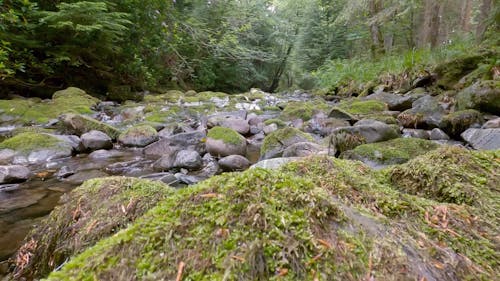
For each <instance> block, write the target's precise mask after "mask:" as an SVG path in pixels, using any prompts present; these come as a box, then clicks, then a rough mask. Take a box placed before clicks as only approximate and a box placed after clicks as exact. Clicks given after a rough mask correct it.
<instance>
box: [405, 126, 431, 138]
mask: <svg viewBox="0 0 500 281" xmlns="http://www.w3.org/2000/svg"><path fill="white" fill-rule="evenodd" d="M403 137H405V138H417V139H424V140H428V139H429V138H430V134H429V131H426V130H423V129H403Z"/></svg>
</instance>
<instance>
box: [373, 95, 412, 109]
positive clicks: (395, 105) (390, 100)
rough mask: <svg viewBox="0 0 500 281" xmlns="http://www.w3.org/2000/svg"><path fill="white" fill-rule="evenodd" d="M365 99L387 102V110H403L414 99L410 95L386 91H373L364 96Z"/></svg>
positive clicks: (410, 104)
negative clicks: (373, 92)
mask: <svg viewBox="0 0 500 281" xmlns="http://www.w3.org/2000/svg"><path fill="white" fill-rule="evenodd" d="M366 99H367V100H378V101H381V102H384V103H385V104H387V107H388V108H389V110H396V111H404V110H407V109H410V108H411V106H412V103H413V102H414V101H415V100H416V98H415V97H413V96H411V95H405V96H399V95H395V94H390V93H386V92H380V93H375V94H372V95H369V96H368V97H366Z"/></svg>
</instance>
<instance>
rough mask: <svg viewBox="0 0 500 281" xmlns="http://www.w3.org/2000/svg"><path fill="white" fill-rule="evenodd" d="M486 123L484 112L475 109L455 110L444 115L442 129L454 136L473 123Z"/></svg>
mask: <svg viewBox="0 0 500 281" xmlns="http://www.w3.org/2000/svg"><path fill="white" fill-rule="evenodd" d="M483 123H484V119H483V116H482V114H481V113H480V112H479V111H477V110H473V109H468V110H461V111H455V112H453V113H450V114H448V115H445V116H444V117H443V121H442V124H441V125H440V127H441V129H443V131H445V132H446V133H447V134H449V135H450V136H453V137H460V134H461V133H463V132H464V131H465V130H467V129H468V128H470V127H471V126H473V125H477V127H480V126H481V125H482V124H483Z"/></svg>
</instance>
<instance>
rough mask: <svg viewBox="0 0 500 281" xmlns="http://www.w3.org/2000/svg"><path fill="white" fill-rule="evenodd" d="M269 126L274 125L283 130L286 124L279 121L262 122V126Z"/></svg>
mask: <svg viewBox="0 0 500 281" xmlns="http://www.w3.org/2000/svg"><path fill="white" fill-rule="evenodd" d="M271 124H276V125H277V126H278V128H284V127H286V126H287V125H286V123H285V122H284V121H283V120H281V119H268V120H266V121H264V125H266V126H268V125H271Z"/></svg>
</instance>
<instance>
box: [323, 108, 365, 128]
mask: <svg viewBox="0 0 500 281" xmlns="http://www.w3.org/2000/svg"><path fill="white" fill-rule="evenodd" d="M328 117H330V118H334V119H340V120H345V121H347V122H349V123H350V124H354V123H355V122H357V121H358V120H359V119H358V118H356V117H354V116H353V115H351V114H349V113H347V112H345V111H344V110H342V109H340V108H333V109H332V110H331V111H330V113H329V114H328Z"/></svg>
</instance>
